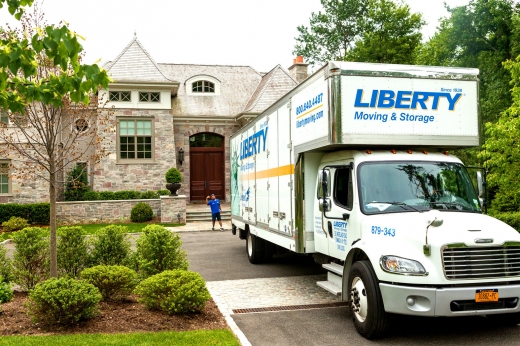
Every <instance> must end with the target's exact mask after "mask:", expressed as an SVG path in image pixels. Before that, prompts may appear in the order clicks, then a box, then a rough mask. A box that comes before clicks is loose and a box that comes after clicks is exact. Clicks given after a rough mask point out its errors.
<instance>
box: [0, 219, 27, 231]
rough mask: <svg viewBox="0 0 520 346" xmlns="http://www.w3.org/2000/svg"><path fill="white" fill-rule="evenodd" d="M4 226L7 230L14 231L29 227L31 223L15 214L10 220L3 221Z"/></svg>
mask: <svg viewBox="0 0 520 346" xmlns="http://www.w3.org/2000/svg"><path fill="white" fill-rule="evenodd" d="M2 227H3V228H4V230H5V231H7V232H14V231H19V230H21V229H24V228H26V227H29V223H28V222H27V220H26V219H24V218H22V217H18V216H13V217H11V218H10V219H9V220H8V221H5V222H2Z"/></svg>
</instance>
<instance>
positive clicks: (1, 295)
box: [0, 276, 14, 311]
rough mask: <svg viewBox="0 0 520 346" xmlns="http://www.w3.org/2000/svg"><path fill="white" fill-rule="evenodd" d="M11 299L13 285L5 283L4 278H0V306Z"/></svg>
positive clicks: (12, 296)
mask: <svg viewBox="0 0 520 346" xmlns="http://www.w3.org/2000/svg"><path fill="white" fill-rule="evenodd" d="M13 298H14V292H13V285H12V284H10V283H8V282H5V281H4V278H3V277H2V276H0V304H3V303H7V302H10V301H11V300H13ZM0 311H1V310H0Z"/></svg>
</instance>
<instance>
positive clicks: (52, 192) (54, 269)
mask: <svg viewBox="0 0 520 346" xmlns="http://www.w3.org/2000/svg"><path fill="white" fill-rule="evenodd" d="M50 168H51V169H50V171H51V173H50V177H49V200H50V206H51V214H50V220H49V221H50V222H49V229H50V232H51V242H50V243H51V249H50V250H51V251H50V253H51V258H50V263H51V277H53V278H55V277H58V256H57V252H56V173H54V167H53V165H52V164H51V167H50Z"/></svg>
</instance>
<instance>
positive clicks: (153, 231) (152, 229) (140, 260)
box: [135, 225, 188, 277]
mask: <svg viewBox="0 0 520 346" xmlns="http://www.w3.org/2000/svg"><path fill="white" fill-rule="evenodd" d="M181 246H182V241H181V238H180V237H179V235H178V234H175V233H172V232H170V231H169V230H167V229H166V228H164V227H163V226H161V225H148V226H146V227H145V228H143V233H142V234H141V236H140V237H139V238H138V239H137V241H136V247H137V249H136V255H135V261H136V265H137V268H138V270H139V274H140V275H141V276H142V277H149V276H151V275H155V274H158V273H160V272H162V271H164V270H173V269H184V270H187V269H188V257H187V256H186V252H185V251H184V250H182V248H181Z"/></svg>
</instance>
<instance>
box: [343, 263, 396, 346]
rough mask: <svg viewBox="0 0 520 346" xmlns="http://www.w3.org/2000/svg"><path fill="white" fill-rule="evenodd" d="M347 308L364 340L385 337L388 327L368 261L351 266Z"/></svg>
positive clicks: (375, 279)
mask: <svg viewBox="0 0 520 346" xmlns="http://www.w3.org/2000/svg"><path fill="white" fill-rule="evenodd" d="M347 287H348V288H349V299H348V301H349V307H350V313H351V314H352V321H353V322H354V326H355V327H356V330H357V331H358V333H359V334H361V336H363V337H364V338H366V339H377V338H380V337H382V336H384V335H385V333H386V332H387V330H388V326H389V318H388V314H387V313H386V312H385V307H384V305H383V299H382V298H381V292H380V290H379V284H378V281H377V277H376V274H375V273H374V269H372V265H371V264H370V262H369V261H367V260H364V261H359V262H356V263H354V264H353V265H352V267H351V269H350V273H349V276H348V286H347Z"/></svg>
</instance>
